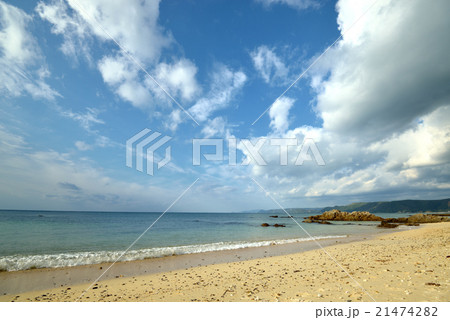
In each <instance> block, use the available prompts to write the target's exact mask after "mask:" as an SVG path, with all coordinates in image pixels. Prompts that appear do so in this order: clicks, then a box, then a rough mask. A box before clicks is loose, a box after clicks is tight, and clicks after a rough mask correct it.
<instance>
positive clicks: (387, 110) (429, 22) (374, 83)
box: [314, 0, 450, 142]
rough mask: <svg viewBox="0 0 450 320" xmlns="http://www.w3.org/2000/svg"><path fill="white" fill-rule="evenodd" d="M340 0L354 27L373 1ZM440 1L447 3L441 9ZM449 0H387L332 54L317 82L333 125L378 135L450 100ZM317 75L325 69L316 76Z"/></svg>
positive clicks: (323, 111) (321, 109) (343, 18)
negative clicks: (431, 1) (428, 0)
mask: <svg viewBox="0 0 450 320" xmlns="http://www.w3.org/2000/svg"><path fill="white" fill-rule="evenodd" d="M364 4H365V5H362V4H361V1H351V0H342V1H339V3H338V6H337V7H338V9H339V17H338V21H339V24H340V28H341V29H343V30H346V29H348V28H349V26H350V25H351V24H352V23H353V22H354V19H355V18H356V17H358V16H360V15H361V14H362V13H363V12H364V9H365V7H367V3H364ZM436 8H440V9H439V10H436ZM448 10H450V3H449V2H448V1H445V0H444V1H440V0H438V1H436V2H435V3H434V4H433V6H432V7H430V6H427V5H426V4H425V3H424V2H422V1H416V0H414V1H408V2H402V1H387V0H386V1H379V2H377V3H376V4H375V6H374V7H373V8H372V9H371V10H369V11H368V12H367V14H366V15H365V16H364V19H363V20H362V21H360V22H358V24H356V25H355V26H354V27H353V28H352V29H351V30H350V31H349V32H348V33H347V34H345V36H344V39H343V40H342V41H340V42H339V43H338V45H337V46H336V47H334V48H333V49H332V50H330V51H329V52H328V53H327V55H326V57H325V58H324V59H322V60H320V62H319V64H321V68H322V71H323V73H322V76H323V78H322V80H321V81H318V79H317V78H316V79H315V81H314V85H315V89H316V90H317V93H318V96H317V104H316V110H317V113H318V114H319V116H320V117H321V118H322V119H323V127H324V128H325V129H327V130H330V131H333V132H336V133H339V134H341V135H347V136H349V137H355V136H356V135H357V136H358V139H366V140H367V141H369V142H370V141H376V140H379V139H385V138H388V137H389V136H391V135H392V134H393V133H396V132H401V131H402V130H407V129H408V128H409V127H410V125H411V123H412V122H413V121H414V119H416V118H417V117H420V116H423V115H425V114H427V113H429V112H432V111H433V110H435V109H436V108H438V107H440V106H442V105H443V104H446V103H448V102H449V101H450V91H449V90H448V88H447V87H448V86H447V83H448V82H449V81H450V76H449V75H450V64H449V63H448V58H447V53H448V51H449V50H450V40H449V38H448V36H447V34H446V30H448V29H449V28H450V20H449V19H448V18H447V17H446V14H445V12H447V11H448ZM316 76H317V75H316Z"/></svg>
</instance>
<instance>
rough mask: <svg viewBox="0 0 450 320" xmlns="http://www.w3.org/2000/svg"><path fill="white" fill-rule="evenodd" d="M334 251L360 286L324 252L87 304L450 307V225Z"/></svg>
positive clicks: (58, 294)
mask: <svg viewBox="0 0 450 320" xmlns="http://www.w3.org/2000/svg"><path fill="white" fill-rule="evenodd" d="M326 250H327V252H328V253H329V254H330V255H331V256H332V257H334V258H335V259H336V260H337V261H338V262H339V263H340V264H341V265H342V266H343V267H344V268H345V269H346V270H347V271H348V272H349V273H350V275H351V277H352V278H353V279H354V280H356V281H357V282H358V283H359V284H357V283H356V282H355V281H354V280H352V279H351V278H350V277H349V275H347V274H346V272H344V271H343V270H342V269H341V268H340V267H339V266H338V265H337V264H336V263H335V262H334V261H333V260H332V259H331V258H330V257H329V256H328V255H327V254H326V253H325V252H324V251H323V250H313V251H307V252H302V253H296V254H290V255H285V256H278V257H269V258H262V259H255V260H249V261H242V262H232V263H224V264H217V265H209V266H201V267H193V268H189V269H184V270H176V271H170V272H165V273H156V274H152V275H143V276H137V277H119V278H117V279H110V280H105V281H100V282H98V283H97V284H95V285H94V286H93V287H92V288H91V289H90V290H89V291H88V292H86V293H85V294H84V295H83V297H82V298H80V301H344V302H345V301H372V299H371V297H370V296H372V297H373V298H374V299H375V300H376V301H449V300H450V290H449V264H450V223H438V224H429V225H426V226H424V227H421V228H419V229H415V230H409V231H404V232H398V233H391V234H387V235H383V236H381V237H379V238H376V239H373V240H368V241H362V242H354V243H347V244H342V245H336V246H331V247H327V248H326ZM88 286H89V284H84V285H75V286H71V287H63V288H56V289H50V290H43V291H35V292H26V293H21V294H17V295H4V296H1V297H0V301H75V300H77V298H79V297H80V295H81V294H82V293H83V291H84V290H85V289H86V288H87V287H88ZM361 286H362V287H363V288H364V289H363V288H362V287H361ZM364 290H366V291H367V293H366V292H365V291H364ZM369 295H370V296H369Z"/></svg>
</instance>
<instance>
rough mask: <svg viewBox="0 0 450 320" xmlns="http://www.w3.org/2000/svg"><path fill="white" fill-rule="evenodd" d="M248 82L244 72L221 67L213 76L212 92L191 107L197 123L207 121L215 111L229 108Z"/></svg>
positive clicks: (190, 110) (190, 109)
mask: <svg viewBox="0 0 450 320" xmlns="http://www.w3.org/2000/svg"><path fill="white" fill-rule="evenodd" d="M246 81H247V76H246V75H245V73H243V72H242V71H232V70H231V69H229V68H228V67H226V66H220V67H219V68H218V69H217V71H215V72H214V74H213V75H212V81H211V83H212V84H211V89H210V91H209V92H208V93H207V94H206V96H205V97H204V98H201V99H199V100H198V101H197V102H196V103H195V104H194V105H193V106H192V107H190V108H189V112H190V113H191V114H192V115H193V116H194V118H195V119H196V120H197V121H205V120H207V119H208V118H209V116H210V115H211V114H212V113H214V112H215V111H217V110H220V109H223V108H226V107H228V104H229V103H230V102H231V100H232V99H233V98H234V97H235V95H236V94H237V93H238V92H239V91H240V90H241V89H242V87H243V86H244V84H245V82H246Z"/></svg>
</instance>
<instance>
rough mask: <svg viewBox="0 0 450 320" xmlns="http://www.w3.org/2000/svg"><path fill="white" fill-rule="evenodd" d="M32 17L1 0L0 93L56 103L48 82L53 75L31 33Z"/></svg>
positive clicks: (54, 93)
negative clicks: (24, 95)
mask: <svg viewBox="0 0 450 320" xmlns="http://www.w3.org/2000/svg"><path fill="white" fill-rule="evenodd" d="M31 20H32V19H31V16H29V15H28V14H26V13H25V12H24V11H22V10H20V9H18V8H16V7H14V6H12V5H9V4H6V3H4V2H2V1H0V92H3V93H4V94H6V95H10V96H15V97H17V96H21V95H23V94H30V95H31V96H32V97H33V98H40V99H47V100H53V99H54V98H55V97H56V96H59V94H58V93H57V92H56V91H55V90H54V89H52V88H51V87H50V86H49V85H48V84H47V82H46V79H47V78H48V77H49V75H50V72H49V71H48V69H47V67H46V64H45V60H44V58H43V57H42V54H41V50H40V48H39V46H38V44H37V41H36V39H35V38H34V37H33V35H32V34H31V33H30V32H29V30H28V25H29V23H30V22H31Z"/></svg>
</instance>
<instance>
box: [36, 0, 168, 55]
mask: <svg viewBox="0 0 450 320" xmlns="http://www.w3.org/2000/svg"><path fill="white" fill-rule="evenodd" d="M68 5H69V6H70V9H69V6H67V5H66V3H65V2H63V1H62V0H55V1H52V2H51V3H50V4H46V3H44V2H40V3H39V4H38V6H37V8H36V10H37V12H38V13H39V15H40V16H41V18H42V19H45V20H47V21H49V22H50V23H52V24H53V28H52V32H53V33H56V34H61V35H63V37H64V42H63V44H62V47H61V49H62V51H63V52H64V53H65V54H67V55H69V56H72V57H73V56H76V55H80V53H81V54H83V55H84V54H86V53H87V52H88V51H89V50H88V49H87V47H86V45H85V42H86V40H88V39H89V37H91V36H93V35H95V36H96V37H97V38H99V39H101V40H103V41H111V39H110V38H109V36H108V35H107V34H106V33H105V31H106V32H107V33H108V34H109V35H110V36H112V37H113V38H114V39H115V40H116V41H118V42H119V43H120V44H121V45H122V47H124V48H125V49H126V50H128V51H129V52H130V53H131V54H133V55H134V56H136V57H137V58H138V59H140V60H143V61H145V62H151V61H156V60H157V59H158V58H159V56H160V54H161V50H162V49H163V48H166V47H168V46H169V45H170V44H171V42H172V38H171V36H170V34H167V33H165V31H164V30H163V29H162V28H161V27H160V26H159V25H158V23H157V22H158V16H159V0H146V1H140V0H122V1H106V0H76V1H70V0H69V1H68ZM99 25H100V26H101V27H99ZM80 48H81V52H78V50H80Z"/></svg>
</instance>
